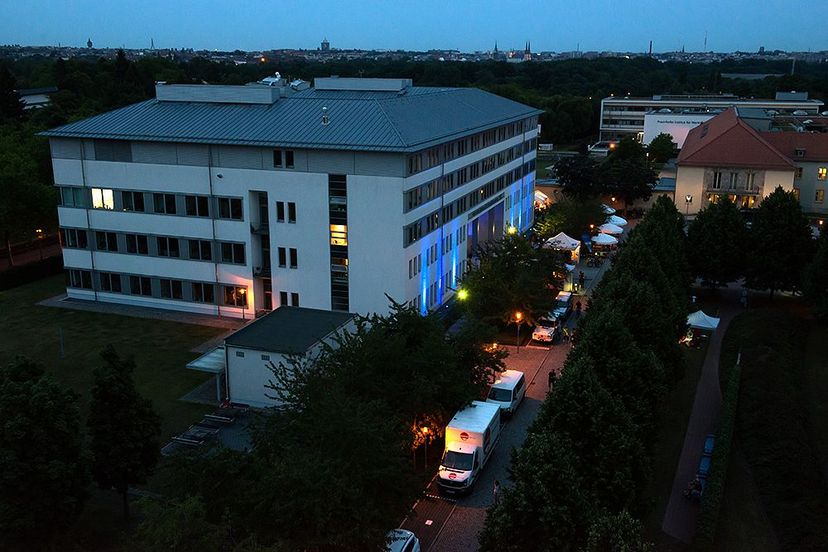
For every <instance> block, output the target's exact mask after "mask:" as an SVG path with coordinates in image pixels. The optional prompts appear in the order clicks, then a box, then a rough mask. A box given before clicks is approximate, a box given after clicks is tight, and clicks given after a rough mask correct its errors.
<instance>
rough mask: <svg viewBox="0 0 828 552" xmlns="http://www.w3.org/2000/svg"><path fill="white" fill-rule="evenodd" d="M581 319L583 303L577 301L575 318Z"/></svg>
mask: <svg viewBox="0 0 828 552" xmlns="http://www.w3.org/2000/svg"><path fill="white" fill-rule="evenodd" d="M580 317H581V302H580V301H576V302H575V318H580Z"/></svg>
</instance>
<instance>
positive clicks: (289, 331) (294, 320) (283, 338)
mask: <svg viewBox="0 0 828 552" xmlns="http://www.w3.org/2000/svg"><path fill="white" fill-rule="evenodd" d="M352 318H354V315H353V314H350V313H347V312H334V311H326V310H319V309H306V308H303V307H279V308H278V309H276V310H274V311H272V312H270V313H268V314H266V315H265V316H263V317H261V318H257V319H256V320H254V321H252V322H250V323H249V324H247V325H246V326H244V327H243V328H241V329H239V330H238V331H236V332H235V333H233V334H232V335H230V336H228V337H227V338H226V339H225V340H224V343H225V345H228V346H231V347H243V348H245V349H256V350H259V351H270V352H272V353H284V354H302V353H304V352H306V351H307V350H308V349H310V348H311V347H313V346H314V345H315V344H316V343H317V342H319V341H320V340H321V339H324V338H325V337H326V336H328V335H330V334H331V333H333V332H335V331H336V330H337V329H339V328H341V327H342V326H343V325H345V324H347V323H348V321H350V320H351V319H352Z"/></svg>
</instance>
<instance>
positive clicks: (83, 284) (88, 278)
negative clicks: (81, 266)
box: [66, 268, 92, 289]
mask: <svg viewBox="0 0 828 552" xmlns="http://www.w3.org/2000/svg"><path fill="white" fill-rule="evenodd" d="M66 285H67V286H68V287H73V288H80V289H92V273H91V272H90V271H88V270H78V269H76V268H70V269H69V270H67V271H66Z"/></svg>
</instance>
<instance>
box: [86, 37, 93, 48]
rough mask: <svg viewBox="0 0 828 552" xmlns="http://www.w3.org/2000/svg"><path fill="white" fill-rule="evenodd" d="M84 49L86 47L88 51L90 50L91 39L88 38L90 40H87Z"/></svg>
mask: <svg viewBox="0 0 828 552" xmlns="http://www.w3.org/2000/svg"><path fill="white" fill-rule="evenodd" d="M86 47H87V48H89V49H92V39H91V38H90V39H87V41H86Z"/></svg>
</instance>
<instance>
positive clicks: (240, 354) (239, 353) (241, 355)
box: [236, 351, 244, 358]
mask: <svg viewBox="0 0 828 552" xmlns="http://www.w3.org/2000/svg"><path fill="white" fill-rule="evenodd" d="M236 356H237V357H239V358H244V351H236Z"/></svg>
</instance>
